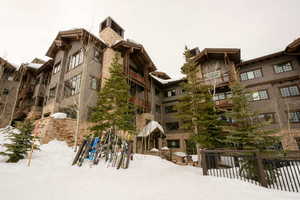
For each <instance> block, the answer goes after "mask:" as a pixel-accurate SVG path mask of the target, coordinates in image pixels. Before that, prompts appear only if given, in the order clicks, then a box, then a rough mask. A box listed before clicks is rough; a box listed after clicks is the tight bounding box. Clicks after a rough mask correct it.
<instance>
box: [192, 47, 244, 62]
mask: <svg viewBox="0 0 300 200" xmlns="http://www.w3.org/2000/svg"><path fill="white" fill-rule="evenodd" d="M226 57H227V58H228V59H229V60H231V61H233V62H234V63H240V60H241V50H240V49H235V48H205V49H203V50H202V51H201V52H200V53H199V54H197V55H196V56H195V57H194V58H193V60H194V61H195V62H196V63H203V62H205V61H207V60H208V59H211V58H213V59H224V58H226Z"/></svg>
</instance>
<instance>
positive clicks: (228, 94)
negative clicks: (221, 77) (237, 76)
mask: <svg viewBox="0 0 300 200" xmlns="http://www.w3.org/2000/svg"><path fill="white" fill-rule="evenodd" d="M231 97H232V93H231V92H222V93H217V94H215V95H214V96H213V100H214V101H219V100H223V99H230V98H231Z"/></svg>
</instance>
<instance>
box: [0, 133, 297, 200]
mask: <svg viewBox="0 0 300 200" xmlns="http://www.w3.org/2000/svg"><path fill="white" fill-rule="evenodd" d="M1 137H2V136H1V135H0V142H3V140H2V139H1ZM73 157H74V152H73V150H72V149H71V148H69V147H67V145H66V144H65V143H64V142H58V141H52V142H51V143H49V144H47V145H42V146H41V151H40V152H36V153H34V155H33V160H32V165H31V167H27V160H22V161H20V162H19V163H17V164H8V163H5V162H4V161H3V159H2V160H0V198H1V199H8V200H20V199H22V200H40V199H43V200H50V199H51V200H54V199H55V200H71V199H72V200H81V199H105V200H111V199H122V200H127V199H128V200H129V199H130V200H167V199H170V200H177V199H180V200H185V199H197V200H198V199H199V200H202V199H203V200H223V199H228V200H244V199H245V200H250V199H251V200H268V199H272V200H296V199H297V200H299V199H300V194H297V193H288V192H282V191H275V190H269V189H265V188H262V187H258V186H255V185H252V184H248V183H244V182H241V181H238V180H229V179H222V178H214V177H205V176H202V175H201V169H199V168H195V167H190V166H177V165H175V164H173V163H170V162H168V161H166V160H162V159H161V158H159V157H154V156H145V155H135V156H134V161H132V162H131V163H130V167H129V169H127V170H124V169H120V170H116V169H115V168H107V167H106V166H105V165H104V163H103V162H100V163H99V165H98V166H94V167H92V168H90V166H89V165H88V163H86V164H85V165H84V166H83V167H81V168H80V167H77V166H75V167H72V166H71V164H70V163H71V161H72V159H73Z"/></svg>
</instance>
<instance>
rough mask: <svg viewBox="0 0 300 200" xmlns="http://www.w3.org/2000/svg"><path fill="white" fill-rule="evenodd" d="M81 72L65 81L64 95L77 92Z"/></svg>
mask: <svg viewBox="0 0 300 200" xmlns="http://www.w3.org/2000/svg"><path fill="white" fill-rule="evenodd" d="M80 81H81V74H78V75H76V76H74V77H72V78H71V79H69V80H67V81H65V90H64V92H65V96H66V97H68V96H72V95H75V94H78V93H79V90H80Z"/></svg>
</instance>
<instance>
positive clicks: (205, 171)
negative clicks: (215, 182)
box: [199, 150, 208, 176]
mask: <svg viewBox="0 0 300 200" xmlns="http://www.w3.org/2000/svg"><path fill="white" fill-rule="evenodd" d="M199 152H200V154H201V167H202V171H203V175H204V176H207V175H208V168H207V159H206V154H205V150H200V151H199Z"/></svg>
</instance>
